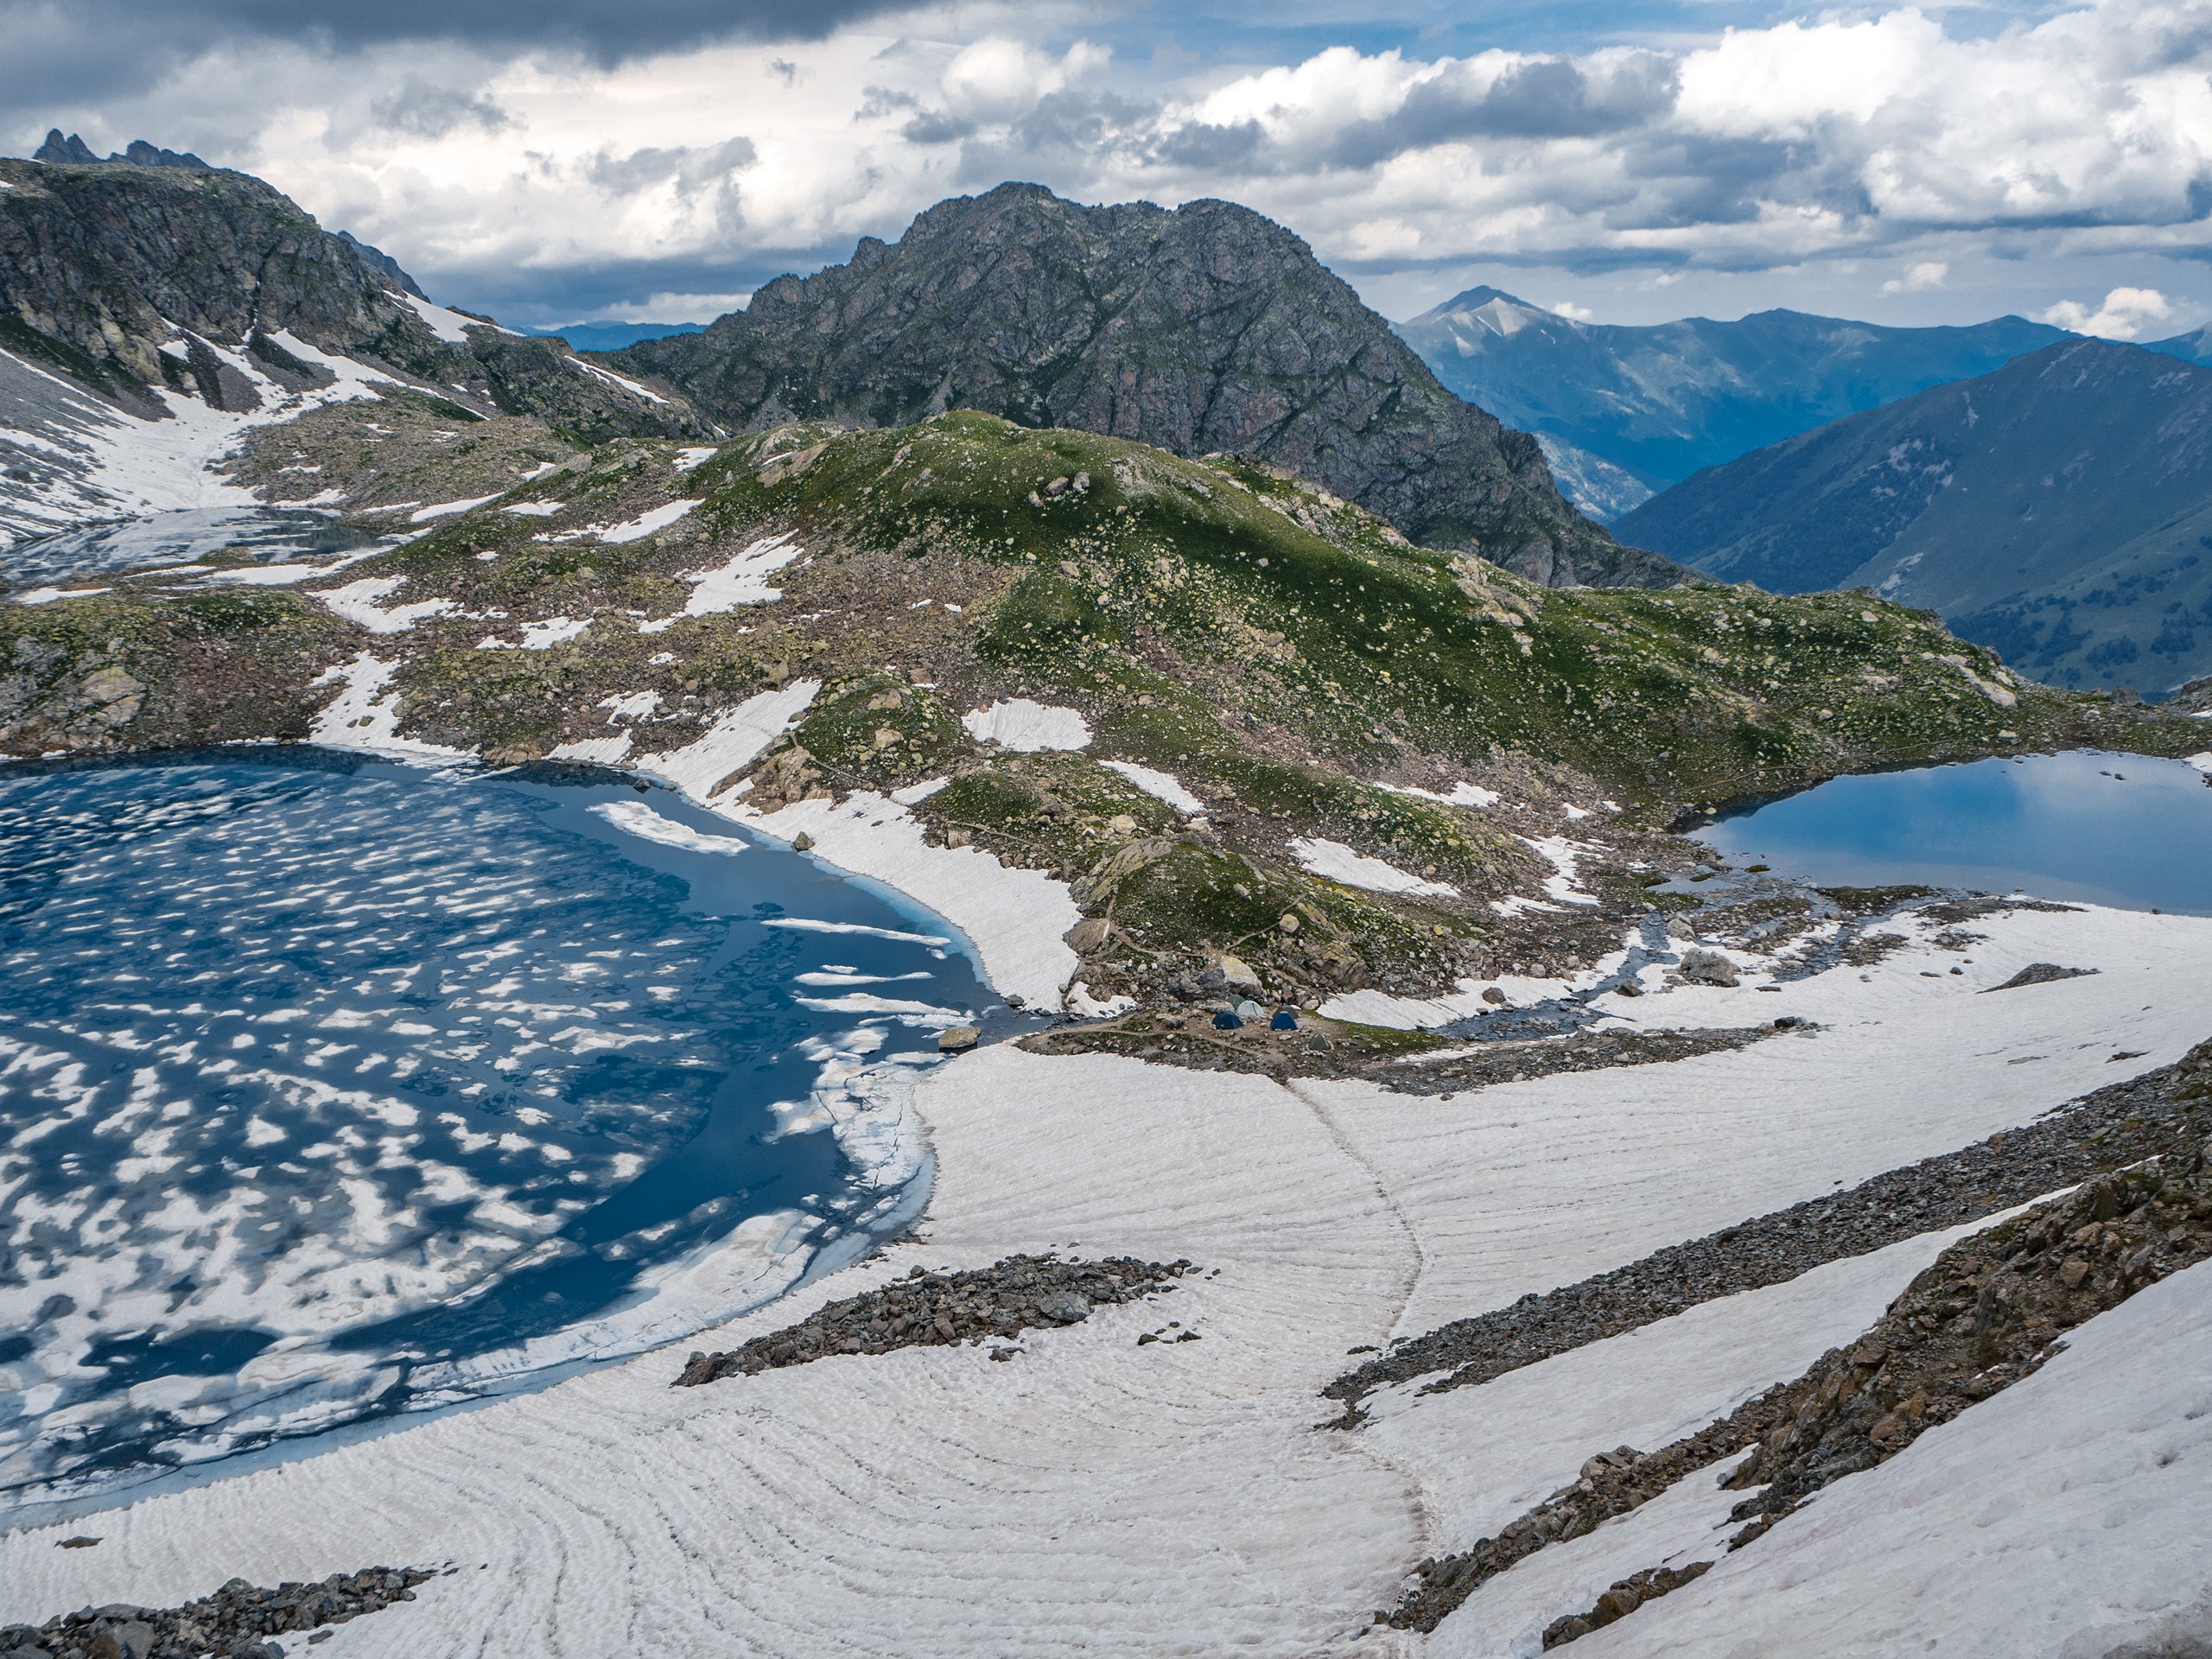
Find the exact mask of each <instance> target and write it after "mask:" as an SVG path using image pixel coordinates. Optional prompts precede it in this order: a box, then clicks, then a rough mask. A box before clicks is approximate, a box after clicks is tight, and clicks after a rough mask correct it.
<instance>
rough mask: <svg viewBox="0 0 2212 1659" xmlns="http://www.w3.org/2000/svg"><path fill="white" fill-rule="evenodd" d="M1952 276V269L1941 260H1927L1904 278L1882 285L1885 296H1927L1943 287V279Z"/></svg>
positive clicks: (1897, 278) (1917, 265)
mask: <svg viewBox="0 0 2212 1659" xmlns="http://www.w3.org/2000/svg"><path fill="white" fill-rule="evenodd" d="M1950 274H1951V267H1950V266H1949V265H1948V264H1946V263H1945V262H1944V261H1942V260H1941V259H1927V260H1923V261H1922V262H1921V263H1920V264H1916V265H1915V266H1914V267H1913V268H1912V269H1911V270H1908V271H1906V272H1905V274H1904V276H1902V277H1892V278H1891V279H1890V280H1889V281H1888V282H1886V283H1883V284H1882V292H1883V293H1885V294H1925V293H1927V292H1928V291H1929V289H1936V288H1941V287H1942V286H1943V279H1944V278H1945V277H1948V276H1949V275H1950Z"/></svg>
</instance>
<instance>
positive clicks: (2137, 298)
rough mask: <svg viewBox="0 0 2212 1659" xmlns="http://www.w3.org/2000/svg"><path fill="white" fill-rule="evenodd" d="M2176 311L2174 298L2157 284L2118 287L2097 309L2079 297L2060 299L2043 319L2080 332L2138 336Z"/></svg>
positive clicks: (2109, 337)
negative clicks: (2163, 292) (2165, 294)
mask: <svg viewBox="0 0 2212 1659" xmlns="http://www.w3.org/2000/svg"><path fill="white" fill-rule="evenodd" d="M2173 314H2174V308H2173V302H2171V301H2170V300H2169V299H2167V298H2166V296H2164V295H2163V294H2161V293H2159V292H2158V289H2155V288H2115V289H2113V290H2112V292H2110V293H2109V294H2107V295H2106V296H2105V297H2104V302H2103V303H2102V304H2101V305H2099V306H2097V307H2096V308H2094V309H2092V308H2090V307H2088V306H2087V305H2084V304H2083V303H2082V302H2081V301H2079V300H2061V301H2060V302H2058V303H2057V304H2056V305H2054V306H2052V307H2051V308H2050V309H2049V310H2048V311H2046V312H2044V314H2043V320H2044V321H2045V322H2048V323H2050V324H2053V325H2054V326H2056V327H2060V328H2071V329H2072V330H2073V331H2074V332H2075V334H2097V335H2100V336H2101V337H2102V338H2104V339H2106V340H2139V339H2140V338H2141V337H2142V336H2143V334H2144V332H2145V330H2146V329H2147V328H2148V327H2150V325H2151V324H2152V323H2156V322H2164V321H2166V320H2167V319H2169V318H2170V317H2171V316H2172V315H2173Z"/></svg>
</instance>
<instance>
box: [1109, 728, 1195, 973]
mask: <svg viewBox="0 0 2212 1659" xmlns="http://www.w3.org/2000/svg"><path fill="white" fill-rule="evenodd" d="M1099 764H1101V765H1102V766H1104V767H1105V768H1106V769H1107V771H1109V772H1120V773H1121V774H1122V777H1124V778H1126V779H1128V780H1129V781H1130V782H1131V783H1133V784H1135V785H1136V786H1137V787H1138V788H1139V789H1141V790H1142V791H1144V792H1145V793H1146V794H1147V795H1149V796H1151V797H1152V798H1153V799H1154V800H1155V801H1165V802H1166V803H1167V804H1168V805H1170V806H1172V807H1173V808H1174V809H1175V810H1177V811H1178V812H1180V813H1183V814H1185V816H1187V817H1193V818H1196V817H1204V816H1205V810H1206V804H1205V802H1204V801H1202V800H1200V799H1199V798H1198V797H1197V796H1195V795H1193V794H1192V793H1191V791H1189V790H1187V789H1185V788H1184V787H1183V785H1182V784H1181V783H1180V782H1179V780H1178V779H1176V777H1175V775H1174V774H1173V772H1154V770H1153V769H1152V768H1151V767H1150V766H1139V765H1137V763H1136V762H1135V761H1134V760H1105V761H1101V762H1100V763H1099ZM1101 1006H1103V1004H1102V1005H1101Z"/></svg>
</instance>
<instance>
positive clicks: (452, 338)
mask: <svg viewBox="0 0 2212 1659" xmlns="http://www.w3.org/2000/svg"><path fill="white" fill-rule="evenodd" d="M394 297H395V298H397V299H398V300H399V301H401V302H403V303H404V304H406V305H408V306H410V307H412V308H413V309H414V312H415V315H416V316H418V317H420V318H422V319H423V321H425V322H427V323H429V325H430V332H431V333H432V334H435V335H436V336H437V337H438V338H439V339H440V340H444V341H445V342H446V343H447V344H448V345H452V346H466V345H467V344H468V331H469V330H470V329H471V328H481V327H485V325H484V324H483V323H480V322H479V321H477V320H476V319H475V318H474V317H464V316H462V315H461V313H460V312H458V311H448V310H447V309H446V308H445V307H443V306H442V305H433V304H431V303H430V302H429V301H428V300H426V299H424V298H423V296H421V295H419V294H398V295H395V296H394Z"/></svg>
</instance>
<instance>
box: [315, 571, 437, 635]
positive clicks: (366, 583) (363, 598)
mask: <svg viewBox="0 0 2212 1659" xmlns="http://www.w3.org/2000/svg"><path fill="white" fill-rule="evenodd" d="M406 581H407V578H406V577H405V576H404V575H402V576H364V577H362V578H361V580H360V581H359V582H347V583H346V585H345V586H344V587H343V588H331V589H329V590H328V591H327V592H326V593H320V594H316V595H315V597H316V598H317V599H319V600H321V601H322V602H323V603H324V604H325V605H327V606H328V607H330V608H331V609H332V610H333V611H334V612H336V613H338V614H339V615H340V616H342V617H344V618H345V619H346V620H347V621H348V622H353V623H358V624H359V626H362V627H364V628H366V629H367V630H368V631H369V632H371V633H405V632H409V631H410V629H412V628H413V627H414V626H415V625H416V623H417V622H419V621H421V620H423V618H424V617H426V616H442V615H444V614H445V613H447V612H448V611H450V610H452V609H453V608H454V602H453V601H451V600H449V599H424V600H418V601H416V602H415V603H414V604H412V605H394V606H391V607H385V606H383V605H380V604H378V602H377V601H378V600H381V599H383V598H385V596H386V595H387V594H395V593H397V592H398V591H399V589H400V588H401V587H402V586H403V585H404V583H405V582H406Z"/></svg>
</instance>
